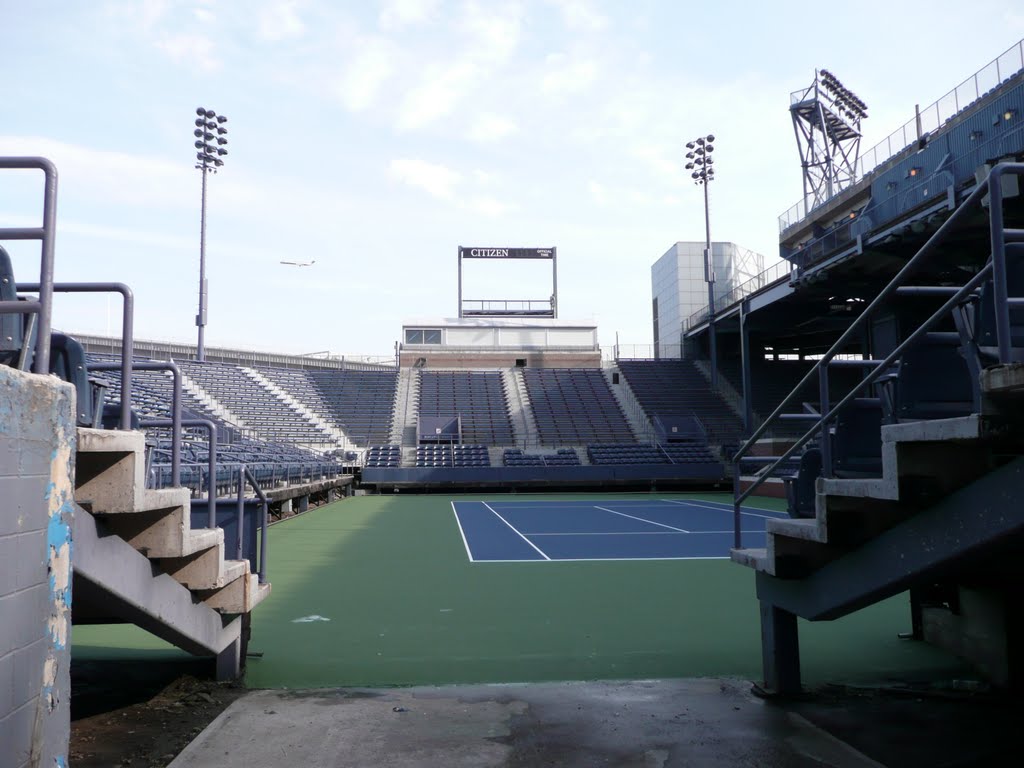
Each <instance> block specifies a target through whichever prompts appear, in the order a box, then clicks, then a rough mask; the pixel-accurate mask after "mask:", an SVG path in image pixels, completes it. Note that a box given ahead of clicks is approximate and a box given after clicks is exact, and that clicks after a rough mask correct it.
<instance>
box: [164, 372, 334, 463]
mask: <svg viewBox="0 0 1024 768" xmlns="http://www.w3.org/2000/svg"><path fill="white" fill-rule="evenodd" d="M178 365H179V367H180V368H181V370H182V373H184V374H185V375H187V376H188V377H189V378H191V379H192V380H193V381H194V382H196V383H197V384H198V385H199V386H201V387H202V388H203V389H204V390H205V391H207V392H209V393H210V394H211V395H213V396H214V397H215V398H217V400H219V401H220V402H221V403H223V404H224V406H225V407H227V408H228V409H229V410H230V412H231V413H232V414H234V415H235V416H237V417H238V418H239V419H240V420H241V421H242V422H244V424H245V425H246V426H247V427H248V428H250V429H252V430H253V431H254V432H256V433H257V434H258V435H260V436H261V437H263V438H265V439H268V440H273V441H275V442H290V443H306V444H324V443H327V442H331V439H330V436H329V435H328V434H326V433H325V432H324V431H322V430H320V429H319V428H317V427H316V426H314V425H313V424H311V423H310V422H309V421H308V420H307V419H305V418H304V417H303V416H302V415H301V414H299V413H297V412H296V411H294V410H293V409H291V408H289V407H288V406H287V405H285V404H284V403H283V402H282V401H281V400H280V399H279V398H277V397H275V396H274V395H273V394H271V393H270V392H269V391H268V390H267V389H266V388H264V387H261V386H260V385H259V384H257V383H256V382H255V381H253V380H252V379H251V378H250V377H248V376H246V375H245V374H244V372H243V371H242V370H241V369H240V368H238V367H237V366H234V365H225V364H222V363H195V362H187V361H180V362H179V363H178Z"/></svg>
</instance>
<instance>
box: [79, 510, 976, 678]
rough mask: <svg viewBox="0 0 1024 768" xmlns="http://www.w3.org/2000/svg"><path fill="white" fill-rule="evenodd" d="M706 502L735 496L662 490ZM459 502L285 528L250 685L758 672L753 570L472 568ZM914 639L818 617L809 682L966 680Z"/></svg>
mask: <svg viewBox="0 0 1024 768" xmlns="http://www.w3.org/2000/svg"><path fill="white" fill-rule="evenodd" d="M599 497H600V498H601V499H602V500H608V499H611V498H620V497H627V495H625V494H621V495H619V494H616V495H611V494H603V495H600V496H599ZM694 497H697V498H707V499H718V500H727V498H728V497H726V496H725V495H723V494H703V495H697V494H665V495H662V496H660V498H694ZM458 498H460V499H461V498H464V499H474V498H493V496H490V497H479V496H464V497H458ZM505 498H509V497H505ZM519 498H531V499H532V498H574V499H580V498H595V496H594V495H593V494H590V495H587V496H584V495H581V494H578V495H569V494H563V495H559V496H548V497H539V496H533V495H531V496H529V497H525V496H520V497H519ZM632 498H635V496H633V497H632ZM450 502H451V497H447V496H436V495H425V496H401V497H399V496H365V497H357V498H353V499H348V500H345V501H342V502H338V503H336V504H332V505H330V506H327V507H323V508H320V509H317V510H314V511H312V512H309V513H306V514H304V515H301V516H298V517H295V518H292V519H290V520H288V521H285V522H283V523H280V524H278V525H275V526H273V527H272V528H271V531H270V544H269V554H270V560H269V562H270V570H269V576H270V580H271V582H272V584H273V592H272V594H271V596H270V598H268V599H267V600H266V601H265V602H264V603H263V604H262V605H260V606H259V607H258V608H257V609H256V612H255V614H254V619H253V633H252V641H251V644H250V650H252V651H261V652H262V653H263V656H262V657H261V658H255V659H251V660H250V662H249V668H248V673H247V684H248V685H249V686H251V687H257V688H266V687H287V688H309V687H324V686H390V685H414V684H448V683H472V682H525V681H540V680H597V679H630V678H632V679H637V678H658V677H702V676H735V677H741V678H748V679H756V678H758V677H760V673H761V663H760V637H759V631H760V630H759V622H758V604H757V600H756V599H755V597H754V576H753V572H752V571H750V570H749V569H746V568H743V567H741V566H738V565H735V564H733V563H731V562H730V561H727V560H720V561H719V560H693V561H679V560H672V561H649V562H644V561H629V562H538V563H470V562H468V560H467V558H466V553H465V549H464V547H463V543H462V539H461V537H460V535H459V530H458V527H457V525H456V522H455V518H454V515H453V513H452V508H451V503H450ZM756 505H757V506H767V507H773V508H777V507H778V505H779V502H778V501H776V500H772V499H759V500H757V501H756ZM908 628H909V610H908V607H907V601H906V600H905V599H904V598H896V599H893V600H890V601H887V602H885V603H882V604H880V605H877V606H874V607H872V608H869V609H867V610H864V611H861V612H860V613H858V614H854V615H853V616H850V617H847V618H845V619H841V620H839V621H835V622H827V623H821V624H810V623H807V622H804V623H802V625H801V644H802V661H803V670H804V678H805V681H806V682H807V683H808V684H815V683H820V682H826V681H832V682H854V683H874V682H879V681H885V680H887V679H890V678H894V677H895V678H899V679H903V680H906V679H918V678H929V677H933V676H936V675H938V676H941V675H943V674H944V673H945V671H946V670H949V674H951V675H952V674H953V673H954V672H953V671H954V670H956V669H959V666H958V665H957V664H956V662H955V661H954V660H952V659H950V658H949V657H948V656H947V655H945V654H943V653H941V652H939V651H937V650H936V649H934V648H931V647H929V646H926V645H924V644H921V643H915V642H911V641H905V640H899V639H898V638H897V637H896V635H897V633H898V632H901V631H905V630H907V629H908ZM73 640H74V645H73V653H74V654H75V657H76V658H83V659H86V658H98V657H99V658H103V657H105V658H109V657H111V656H116V655H132V656H139V655H142V656H147V655H149V656H151V657H152V658H154V659H158V658H168V657H172V656H178V657H180V656H181V655H183V654H180V653H179V652H177V651H175V650H174V649H171V648H169V646H166V645H164V644H162V643H161V641H159V640H156V639H155V638H152V637H150V636H148V635H146V634H145V633H143V632H141V631H140V630H136V629H134V628H130V627H76V628H75V631H74V638H73Z"/></svg>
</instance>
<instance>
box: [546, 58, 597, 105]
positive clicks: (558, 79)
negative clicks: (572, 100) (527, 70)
mask: <svg viewBox="0 0 1024 768" xmlns="http://www.w3.org/2000/svg"><path fill="white" fill-rule="evenodd" d="M544 65H545V66H544V74H543V75H542V76H541V81H540V88H541V91H543V92H544V93H546V94H548V95H551V96H562V95H565V94H569V93H579V92H581V91H585V90H586V89H587V88H589V87H590V85H591V84H592V83H593V82H594V80H596V79H597V72H598V65H597V62H596V61H595V60H594V59H591V58H582V57H579V56H575V55H574V56H570V55H569V54H565V53H552V54H549V55H548V57H547V58H546V59H545V62H544Z"/></svg>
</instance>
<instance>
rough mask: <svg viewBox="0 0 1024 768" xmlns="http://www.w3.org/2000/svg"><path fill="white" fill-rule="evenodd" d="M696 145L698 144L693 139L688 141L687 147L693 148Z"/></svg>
mask: <svg viewBox="0 0 1024 768" xmlns="http://www.w3.org/2000/svg"><path fill="white" fill-rule="evenodd" d="M695 146H697V145H696V144H694V143H693V142H692V141H688V142H686V148H687V149H693V148H694V147H695Z"/></svg>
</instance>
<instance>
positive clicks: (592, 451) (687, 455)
mask: <svg viewBox="0 0 1024 768" xmlns="http://www.w3.org/2000/svg"><path fill="white" fill-rule="evenodd" d="M587 455H588V456H589V457H590V463H591V464H704V463H709V462H714V461H716V459H715V457H714V455H713V454H712V453H711V451H710V449H708V447H707V446H703V445H697V444H694V445H683V444H678V445H670V446H659V445H633V444H625V445H622V444H605V445H588V446H587Z"/></svg>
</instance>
